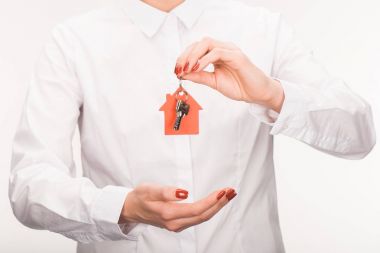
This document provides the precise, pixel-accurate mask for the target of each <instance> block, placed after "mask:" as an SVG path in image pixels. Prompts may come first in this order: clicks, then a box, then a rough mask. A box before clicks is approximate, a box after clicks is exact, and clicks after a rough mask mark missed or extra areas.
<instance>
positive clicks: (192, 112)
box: [160, 87, 202, 135]
mask: <svg viewBox="0 0 380 253" xmlns="http://www.w3.org/2000/svg"><path fill="white" fill-rule="evenodd" d="M181 90H183V88H182V87H179V88H178V89H177V90H176V91H175V92H174V93H173V94H166V101H165V103H164V104H163V105H162V106H161V107H160V111H164V113H165V135H184V134H199V110H202V107H201V106H200V105H199V104H198V103H197V101H195V100H194V98H193V97H192V96H191V95H190V94H189V93H186V95H185V96H187V97H186V103H187V104H188V105H189V106H190V109H189V112H188V114H187V115H186V116H184V117H183V118H182V121H181V124H180V128H179V129H178V130H174V123H175V121H176V118H177V114H176V105H177V98H178V97H177V95H178V93H179V92H180V91H181Z"/></svg>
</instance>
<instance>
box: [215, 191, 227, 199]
mask: <svg viewBox="0 0 380 253" xmlns="http://www.w3.org/2000/svg"><path fill="white" fill-rule="evenodd" d="M224 194H226V191H221V192H219V193H218V196H217V197H216V199H217V200H219V199H221V198H222V197H223V196H224Z"/></svg>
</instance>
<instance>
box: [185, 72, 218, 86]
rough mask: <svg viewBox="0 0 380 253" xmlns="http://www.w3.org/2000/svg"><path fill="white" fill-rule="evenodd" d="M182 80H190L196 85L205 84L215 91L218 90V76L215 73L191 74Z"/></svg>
mask: <svg viewBox="0 0 380 253" xmlns="http://www.w3.org/2000/svg"><path fill="white" fill-rule="evenodd" d="M182 79H184V80H189V81H192V82H194V83H199V84H204V85H207V86H209V87H211V88H213V89H216V87H217V86H216V76H215V73H214V72H207V71H200V72H190V73H189V74H186V75H184V76H182Z"/></svg>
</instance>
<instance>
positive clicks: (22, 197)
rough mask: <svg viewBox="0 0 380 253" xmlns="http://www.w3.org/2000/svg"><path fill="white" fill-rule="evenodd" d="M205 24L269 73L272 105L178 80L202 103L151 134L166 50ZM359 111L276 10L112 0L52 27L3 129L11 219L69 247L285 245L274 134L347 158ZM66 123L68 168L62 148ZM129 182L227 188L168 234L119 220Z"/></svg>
mask: <svg viewBox="0 0 380 253" xmlns="http://www.w3.org/2000/svg"><path fill="white" fill-rule="evenodd" d="M205 36H208V37H211V38H214V39H217V40H221V41H229V42H233V43H234V44H235V45H237V46H238V47H240V48H241V50H242V51H243V52H245V54H246V55H247V56H248V57H249V58H250V59H251V61H252V62H253V63H254V64H255V65H256V66H258V67H259V68H261V69H262V70H263V71H264V72H265V73H266V74H267V75H268V76H270V77H272V78H276V79H278V80H280V81H281V83H282V86H283V88H284V92H285V101H284V104H283V108H282V110H281V112H280V113H275V112H274V111H272V110H269V109H266V108H264V107H263V106H259V105H255V104H249V103H246V102H241V101H233V100H230V99H228V98H226V97H224V96H223V95H221V94H220V93H218V92H217V91H215V90H213V89H211V88H208V87H207V86H204V85H200V84H196V83H192V82H190V81H184V87H185V88H186V89H187V90H188V91H189V93H190V94H191V95H192V96H193V97H194V98H195V99H196V100H197V102H198V103H199V104H200V105H201V106H202V108H203V110H202V111H200V112H199V122H200V127H199V129H200V130H199V134H198V135H181V136H173V135H165V134H164V114H163V112H162V111H159V108H160V106H161V105H162V104H163V103H164V102H165V98H166V94H167V93H172V92H174V91H175V90H176V89H177V87H178V79H177V77H176V76H175V74H174V73H173V71H174V67H175V63H176V59H177V57H178V56H179V55H180V54H181V53H182V52H183V50H184V49H185V48H186V46H188V45H189V44H191V43H193V42H195V41H198V40H201V39H202V38H203V37H205ZM206 70H208V71H212V70H213V66H212V65H209V66H208V67H207V68H206ZM371 117H372V116H371V109H370V106H369V105H368V104H367V103H366V102H365V101H364V100H363V99H362V98H360V97H359V96H357V95H355V94H354V93H353V92H352V91H351V90H350V89H349V88H348V87H347V86H346V85H345V83H344V82H343V81H342V80H341V79H338V78H334V77H333V76H331V75H330V74H329V73H328V72H327V71H326V70H325V69H324V68H323V67H322V66H321V65H320V64H319V63H318V62H317V61H316V60H315V58H313V56H312V54H311V53H310V52H309V51H308V50H306V49H304V48H303V47H302V45H301V44H300V43H299V41H297V39H296V38H294V35H293V32H292V29H291V28H290V27H289V25H287V24H286V23H285V22H284V21H283V18H282V17H281V15H279V14H278V13H272V12H269V11H267V10H265V9H263V8H257V7H252V6H248V5H246V4H244V3H241V2H237V1H231V0H209V1H205V0H187V1H185V2H183V3H182V4H180V5H179V6H177V7H176V8H174V9H173V10H172V11H170V12H168V13H167V12H163V11H160V10H158V9H156V8H153V7H151V6H149V5H147V4H145V3H144V2H141V1H139V0H122V1H121V3H120V4H117V5H114V6H111V7H106V8H102V9H99V10H95V11H91V12H89V13H86V14H82V15H79V16H76V17H72V18H69V19H67V20H65V21H64V22H62V23H60V24H58V25H57V26H56V27H55V28H54V29H53V30H52V32H51V37H50V40H49V41H48V42H47V44H46V46H45V48H44V50H43V52H42V54H41V57H40V59H39V61H38V63H37V65H36V69H35V71H34V75H33V78H32V81H31V85H30V88H29V90H28V96H27V100H26V103H25V106H24V111H23V115H22V119H21V122H20V125H19V128H18V131H17V134H16V136H15V139H14V148H13V159H12V173H11V177H10V192H9V194H10V200H11V203H12V207H13V210H14V213H15V215H16V217H17V218H18V219H19V220H20V221H21V222H22V223H23V224H25V225H27V226H29V227H32V228H37V229H47V230H50V231H53V232H57V233H60V234H62V235H64V236H66V237H69V238H72V239H74V240H76V241H78V242H79V243H78V252H112V253H118V252H144V253H145V252H165V253H170V252H173V253H174V252H175V253H178V252H203V253H206V252H207V253H210V252H212V253H214V252H218V253H219V252H226V253H231V252H245V253H251V252H266V253H275V252H276V253H279V252H284V246H283V242H282V238H281V231H280V226H279V219H278V213H277V199H276V183H275V174H274V168H273V135H276V134H283V135H287V136H290V137H292V138H295V139H298V140H300V141H302V142H304V143H307V144H308V145H311V146H312V147H314V148H316V149H318V150H321V151H323V152H327V153H330V154H332V155H335V156H339V157H344V158H349V159H357V158H362V157H364V156H365V155H366V154H367V153H368V152H369V151H370V150H371V148H372V147H373V145H374V143H375V132H374V127H373V123H372V118H371ZM77 124H78V125H79V129H80V140H81V151H82V167H83V175H81V176H77V173H76V172H77V169H76V167H75V164H74V162H73V155H72V137H73V133H74V131H75V127H76V125H77ZM142 182H154V183H159V184H162V185H172V186H177V187H180V188H185V189H187V190H188V191H189V193H190V194H189V198H188V199H187V200H186V201H187V202H193V201H196V200H199V199H201V198H203V197H205V196H206V195H208V194H209V193H210V192H212V191H214V190H216V189H218V188H223V187H233V188H235V189H236V191H237V192H238V195H237V196H236V198H234V199H233V200H232V201H231V202H230V203H229V204H228V205H226V206H225V207H224V208H223V209H222V210H221V211H220V212H219V213H217V214H216V215H215V216H214V217H213V218H212V219H210V220H209V221H207V222H205V223H202V224H200V225H197V226H194V227H191V228H188V229H186V230H184V231H182V232H179V233H175V232H170V231H168V230H165V229H162V228H158V227H155V226H151V225H147V224H142V223H131V224H124V225H118V224H117V222H118V220H119V216H120V212H121V209H122V207H123V203H124V200H125V198H126V195H127V194H128V192H130V191H131V190H133V188H134V187H135V186H136V185H137V184H139V183H142Z"/></svg>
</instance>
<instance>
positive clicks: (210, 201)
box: [119, 183, 236, 232]
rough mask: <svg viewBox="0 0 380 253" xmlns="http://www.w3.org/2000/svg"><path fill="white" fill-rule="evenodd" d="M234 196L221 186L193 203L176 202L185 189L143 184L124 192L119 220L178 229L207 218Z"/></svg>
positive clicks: (184, 193) (182, 196)
mask: <svg viewBox="0 0 380 253" xmlns="http://www.w3.org/2000/svg"><path fill="white" fill-rule="evenodd" d="M235 196H236V192H235V190H234V189H231V188H224V189H220V190H217V191H215V192H213V193H211V194H210V195H209V196H207V197H206V198H204V199H201V200H199V201H197V202H195V203H177V202H178V201H180V200H183V199H186V198H187V197H188V192H187V191H186V190H182V189H177V188H176V187H171V186H160V185H156V184H146V183H144V184H141V185H139V186H137V187H136V188H135V189H134V190H133V191H131V192H130V193H128V195H127V197H126V200H125V203H124V207H123V210H122V213H121V215H120V220H119V223H125V222H138V223H146V224H150V225H154V226H157V227H161V228H166V229H167V230H169V231H175V232H180V231H182V230H184V229H186V228H188V227H191V226H194V225H196V224H199V223H202V222H205V221H207V220H209V219H210V218H211V217H212V216H214V215H215V214H216V213H217V212H218V211H219V210H220V209H221V208H222V207H223V206H225V205H226V204H227V203H228V201H229V200H231V199H232V198H234V197H235Z"/></svg>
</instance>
